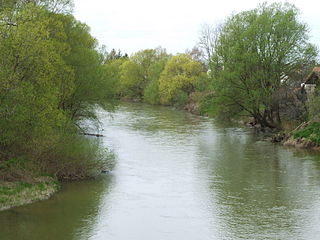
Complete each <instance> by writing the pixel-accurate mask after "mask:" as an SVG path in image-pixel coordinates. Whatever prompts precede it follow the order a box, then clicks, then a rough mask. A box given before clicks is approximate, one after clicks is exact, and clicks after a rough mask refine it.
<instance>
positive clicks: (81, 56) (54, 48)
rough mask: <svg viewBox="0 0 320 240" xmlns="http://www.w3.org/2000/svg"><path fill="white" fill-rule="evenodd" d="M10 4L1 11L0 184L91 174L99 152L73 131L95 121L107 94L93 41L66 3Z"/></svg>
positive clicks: (108, 87) (26, 2) (17, 2)
mask: <svg viewBox="0 0 320 240" xmlns="http://www.w3.org/2000/svg"><path fill="white" fill-rule="evenodd" d="M7 2H8V3H12V4H11V5H10V4H9V5H6V8H2V9H0V17H1V19H2V22H1V23H2V24H1V25H0V32H1V35H0V179H4V180H14V179H21V178H24V177H30V175H35V174H38V173H40V172H47V173H50V174H56V175H58V176H59V177H61V178H66V177H65V176H66V175H68V176H70V178H76V177H77V176H79V177H81V178H83V177H85V176H89V175H91V173H92V170H93V168H99V167H101V166H100V165H99V164H98V162H99V163H100V162H102V161H101V158H100V155H99V154H100V153H99V150H98V147H97V145H96V144H94V145H92V144H91V143H90V141H89V140H88V139H83V140H81V138H83V137H82V136H81V137H80V136H79V135H78V134H77V129H76V126H78V125H79V121H81V120H83V119H87V118H95V114H94V107H95V106H96V104H99V105H101V106H103V105H104V103H105V100H107V99H108V96H109V95H110V94H109V92H110V90H109V89H110V83H109V82H107V81H105V69H104V68H103V64H102V62H103V58H102V56H101V54H100V53H98V52H97V51H96V46H97V42H96V40H95V39H94V38H93V37H92V36H91V35H90V33H89V28H88V26H87V25H85V24H82V23H80V22H78V21H76V20H75V19H74V17H73V16H71V15H64V14H61V12H64V10H63V9H60V10H62V11H60V10H59V9H58V8H59V7H62V6H64V5H65V4H69V1H68V0H57V1H14V2H10V1H7ZM61 143H63V144H64V145H63V146H61ZM78 146H81V148H79V147H78ZM66 149H69V150H70V151H69V150H68V151H67V150H66ZM71 150H72V151H71ZM77 151H78V153H77ZM53 153H55V154H53ZM72 154H73V157H72ZM56 155H57V156H58V157H57V158H56ZM71 159H72V160H71ZM58 160H59V161H58ZM60 161H64V163H61V162H60ZM61 166H63V170H60V171H59V172H61V173H63V174H58V173H56V168H57V167H59V168H61ZM81 168H82V169H81ZM75 169H77V170H75Z"/></svg>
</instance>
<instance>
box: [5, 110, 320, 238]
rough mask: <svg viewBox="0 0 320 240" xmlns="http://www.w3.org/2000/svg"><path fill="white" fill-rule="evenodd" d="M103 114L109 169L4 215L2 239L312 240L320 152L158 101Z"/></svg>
mask: <svg viewBox="0 0 320 240" xmlns="http://www.w3.org/2000/svg"><path fill="white" fill-rule="evenodd" d="M100 118H101V121H102V123H103V128H104V132H103V134H104V135H106V137H105V138H104V139H103V144H104V146H106V147H109V148H111V149H114V151H115V153H116V154H117V158H118V160H117V165H116V167H115V169H114V171H113V172H112V173H111V174H110V175H107V176H102V177H100V178H98V179H96V180H91V181H85V182H80V183H69V184H64V185H63V189H62V191H61V192H60V193H58V194H57V195H55V196H54V197H53V198H52V199H51V200H48V201H43V202H39V203H35V204H32V205H29V206H24V207H19V208H16V209H12V210H9V211H5V212H1V213H0V239H9V240H10V239H26V240H29V239H30V240H34V239H66V240H69V239H70V240H71V239H72V240H73V239H92V240H93V239H101V240H102V239H108V240H207V239H208V240H209V239H210V240H212V239H288V240H289V239H290V240H291V239H308V240H309V239H311V240H312V239H319V236H320V157H319V154H317V153H312V152H307V151H297V150H294V149H291V148H284V147H282V146H279V145H275V144H272V143H268V142H265V141H263V140H262V138H261V136H259V135H257V134H254V133H253V132H252V130H251V129H246V128H240V127H230V126H229V127H227V126H221V125H219V124H217V123H216V122H214V121H213V120H210V119H207V118H203V117H198V116H194V115H191V114H188V113H186V112H180V111H175V110H173V109H170V108H164V107H152V106H148V105H141V104H122V105H120V106H119V107H118V108H117V109H116V110H115V112H114V113H113V114H110V113H107V112H103V111H101V112H100Z"/></svg>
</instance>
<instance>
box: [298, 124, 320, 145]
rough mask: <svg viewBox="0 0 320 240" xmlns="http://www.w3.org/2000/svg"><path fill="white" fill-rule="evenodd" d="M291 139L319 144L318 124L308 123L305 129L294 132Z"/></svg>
mask: <svg viewBox="0 0 320 240" xmlns="http://www.w3.org/2000/svg"><path fill="white" fill-rule="evenodd" d="M293 137H294V138H295V139H297V138H304V139H307V140H310V141H312V142H314V143H317V144H320V122H313V123H310V124H309V125H308V126H307V127H306V128H304V129H302V130H299V131H297V132H295V133H294V134H293Z"/></svg>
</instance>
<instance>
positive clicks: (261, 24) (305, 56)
mask: <svg viewBox="0 0 320 240" xmlns="http://www.w3.org/2000/svg"><path fill="white" fill-rule="evenodd" d="M315 57H316V50H315V47H314V46H312V45H311V44H309V43H308V35H307V27H306V25H305V24H303V23H300V22H299V20H298V10H297V9H296V8H295V7H294V6H293V5H290V4H288V3H285V4H280V3H274V4H271V5H267V4H262V5H260V6H259V7H258V8H256V9H254V10H251V11H245V12H242V13H239V14H237V15H234V16H231V17H230V18H229V19H228V20H227V21H226V22H225V24H224V26H223V27H222V30H221V32H220V36H219V39H218V43H217V46H216V49H215V53H214V56H213V60H212V70H213V71H212V77H213V79H214V80H213V81H214V86H215V92H216V97H217V99H218V105H219V106H220V107H221V108H223V109H224V111H221V112H225V111H227V112H230V113H233V114H239V113H241V112H243V111H244V112H246V113H247V114H249V115H250V116H252V117H254V118H255V119H256V121H257V122H259V123H260V124H261V125H262V126H268V127H280V125H281V119H280V114H279V101H278V100H276V99H279V97H277V98H276V97H275V96H277V95H278V93H279V90H280V87H281V84H282V80H284V77H285V76H290V75H292V74H293V73H294V72H295V71H297V70H299V69H301V68H302V67H303V66H305V65H310V63H312V62H313V61H314V59H315ZM235 109H237V110H238V111H236V112H235V111H234V110H235Z"/></svg>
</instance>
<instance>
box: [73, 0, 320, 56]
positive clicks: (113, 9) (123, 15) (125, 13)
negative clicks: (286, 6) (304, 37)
mask: <svg viewBox="0 0 320 240" xmlns="http://www.w3.org/2000/svg"><path fill="white" fill-rule="evenodd" d="M74 2H75V13H74V14H75V16H76V18H77V19H78V20H80V21H82V22H85V23H87V24H88V25H89V26H90V27H91V30H92V31H91V32H92V35H93V36H95V37H96V38H97V39H98V40H99V43H100V44H105V45H107V47H108V48H109V49H111V48H116V49H121V50H122V51H124V52H128V53H129V54H131V53H133V52H136V51H139V50H141V49H146V48H154V47H157V46H160V45H161V46H162V47H164V48H167V50H168V51H169V52H171V53H176V52H184V51H185V49H186V48H192V47H193V46H194V45H195V44H196V42H197V40H198V32H199V29H200V25H201V24H202V23H204V22H208V23H216V22H219V21H222V20H223V19H225V18H226V17H228V16H229V15H230V14H231V13H232V12H240V11H243V10H248V9H252V8H254V7H256V6H257V4H258V3H262V2H264V0H246V1H244V0H243V1H239V0H222V1H221V0H219V1H213V0H197V1H187V0H162V1H152V0H135V1H132V0H114V1H103V0H90V1H88V0H74ZM291 3H293V4H295V5H296V6H297V7H298V8H299V9H300V10H301V12H302V16H301V19H302V21H304V22H307V23H308V25H309V27H310V28H311V36H312V41H313V42H315V43H316V42H317V43H319V41H320V31H319V30H320V29H319V28H320V26H319V23H318V22H319V13H318V8H317V7H316V6H314V1H313V0H295V1H291Z"/></svg>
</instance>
